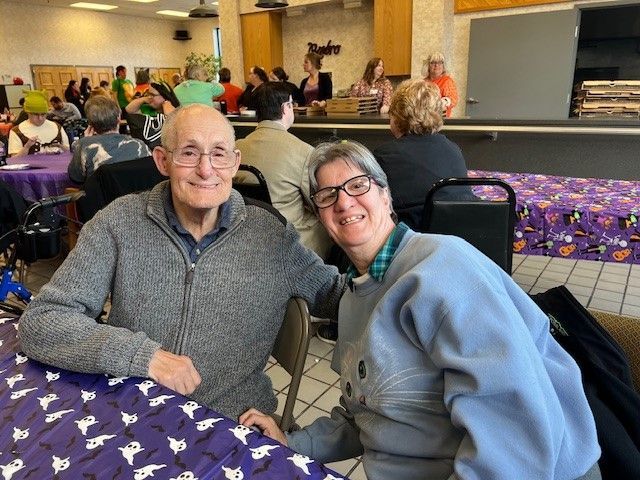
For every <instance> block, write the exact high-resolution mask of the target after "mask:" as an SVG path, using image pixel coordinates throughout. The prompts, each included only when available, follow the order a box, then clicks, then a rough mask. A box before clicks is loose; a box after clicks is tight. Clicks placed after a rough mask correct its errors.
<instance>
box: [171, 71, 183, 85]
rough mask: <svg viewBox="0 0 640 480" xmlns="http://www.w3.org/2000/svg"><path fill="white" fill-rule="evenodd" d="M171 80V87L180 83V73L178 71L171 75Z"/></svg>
mask: <svg viewBox="0 0 640 480" xmlns="http://www.w3.org/2000/svg"><path fill="white" fill-rule="evenodd" d="M171 81H172V82H173V88H176V87H177V86H178V85H180V84H181V83H182V75H180V74H179V73H178V72H176V73H174V74H173V75H171Z"/></svg>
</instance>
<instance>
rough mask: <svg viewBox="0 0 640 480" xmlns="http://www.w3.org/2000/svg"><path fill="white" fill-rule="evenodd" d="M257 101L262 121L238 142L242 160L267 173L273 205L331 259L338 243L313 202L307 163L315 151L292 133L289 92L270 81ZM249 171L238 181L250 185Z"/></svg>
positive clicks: (260, 90)
mask: <svg viewBox="0 0 640 480" xmlns="http://www.w3.org/2000/svg"><path fill="white" fill-rule="evenodd" d="M254 97H255V103H256V108H257V111H256V113H257V115H258V120H259V122H260V123H258V126H257V127H256V129H255V131H253V132H251V133H250V134H249V135H247V137H246V138H244V139H242V140H238V149H239V150H240V151H241V152H242V161H243V163H245V164H248V165H253V166H254V167H256V168H257V169H258V170H260V171H261V172H262V174H263V175H264V177H265V179H266V180H267V186H268V188H269V194H270V195H271V201H272V202H273V206H274V207H276V208H277V209H278V210H279V211H280V213H281V214H282V215H284V217H285V218H286V219H287V220H289V221H290V222H291V223H292V224H293V226H294V227H296V230H297V231H298V233H299V234H300V239H301V241H302V243H303V244H304V245H305V246H307V247H309V248H310V249H312V250H313V251H315V252H316V253H317V254H318V255H320V256H321V257H322V258H325V259H326V258H327V257H328V255H329V250H330V249H331V246H332V244H333V242H331V239H330V238H329V235H327V232H326V231H325V229H324V227H323V226H322V224H321V223H320V220H319V219H318V217H317V216H316V215H315V214H314V213H313V210H312V209H311V200H310V198H309V195H310V194H309V173H308V165H309V163H308V162H309V155H310V154H311V152H312V151H313V147H312V146H311V145H309V144H307V143H305V142H303V141H302V140H300V139H299V138H297V137H295V136H294V135H292V134H290V133H289V132H288V131H287V130H289V128H290V127H291V125H293V120H294V115H293V103H292V99H291V94H290V91H289V89H288V88H287V86H286V85H285V84H283V83H282V82H266V83H264V84H262V86H261V87H260V88H258V89H257V90H256V91H255V94H254ZM244 173H245V172H239V178H240V180H242V181H247V180H248V179H247V178H246V177H245V176H244V175H243V174H244Z"/></svg>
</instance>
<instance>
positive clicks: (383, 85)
mask: <svg viewBox="0 0 640 480" xmlns="http://www.w3.org/2000/svg"><path fill="white" fill-rule="evenodd" d="M392 93H393V87H392V86H391V82H390V81H389V79H388V78H386V77H385V76H384V62H383V61H382V59H381V58H380V57H374V58H372V59H371V60H369V62H368V63H367V66H366V68H365V69H364V75H363V76H362V78H361V79H360V80H358V82H356V84H355V85H354V86H353V87H351V96H352V97H368V96H374V97H376V99H377V100H378V104H377V107H378V111H379V112H380V113H387V112H388V111H389V105H391V94H392Z"/></svg>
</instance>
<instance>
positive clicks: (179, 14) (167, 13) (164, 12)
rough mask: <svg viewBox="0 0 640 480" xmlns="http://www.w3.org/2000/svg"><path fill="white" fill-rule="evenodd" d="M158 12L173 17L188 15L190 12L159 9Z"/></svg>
mask: <svg viewBox="0 0 640 480" xmlns="http://www.w3.org/2000/svg"><path fill="white" fill-rule="evenodd" d="M156 13H159V14H160V15H171V16H172V17H188V16H189V12H180V11H178V10H158V11H157V12H156Z"/></svg>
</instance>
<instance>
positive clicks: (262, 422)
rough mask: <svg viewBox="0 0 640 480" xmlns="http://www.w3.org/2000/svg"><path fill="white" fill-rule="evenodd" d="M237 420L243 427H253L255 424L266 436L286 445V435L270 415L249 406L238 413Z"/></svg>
mask: <svg viewBox="0 0 640 480" xmlns="http://www.w3.org/2000/svg"><path fill="white" fill-rule="evenodd" d="M239 422H240V423H241V424H242V425H244V426H245V427H253V426H254V425H255V426H256V427H258V428H259V429H260V431H261V432H262V433H263V434H264V435H266V436H267V437H269V438H273V439H274V440H277V441H278V442H280V443H282V444H283V445H287V437H286V436H285V435H284V433H283V432H282V430H280V428H279V427H278V424H277V423H276V421H275V420H274V419H273V417H271V416H270V415H265V414H264V413H262V412H260V411H259V410H256V409H255V408H250V409H249V410H247V411H246V412H244V413H243V414H242V415H240V418H239Z"/></svg>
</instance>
